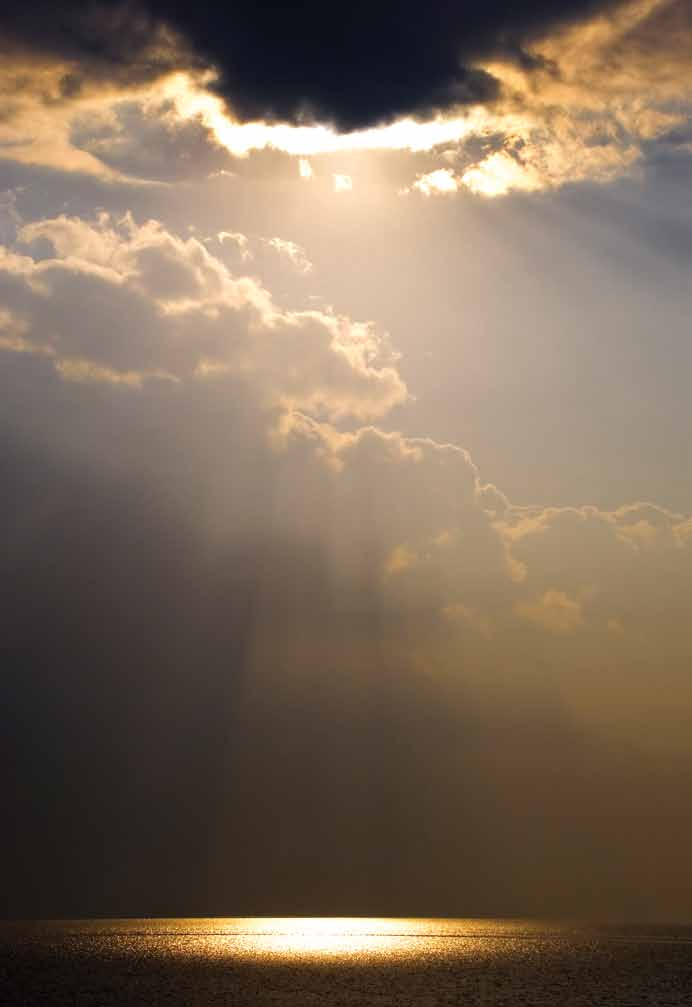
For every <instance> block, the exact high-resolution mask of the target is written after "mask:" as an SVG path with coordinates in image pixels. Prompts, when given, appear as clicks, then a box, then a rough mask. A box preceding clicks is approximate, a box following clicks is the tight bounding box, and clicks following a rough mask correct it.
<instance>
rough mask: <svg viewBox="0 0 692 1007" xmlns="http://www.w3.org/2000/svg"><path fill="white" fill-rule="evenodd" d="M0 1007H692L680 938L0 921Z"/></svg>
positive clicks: (460, 925)
mask: <svg viewBox="0 0 692 1007" xmlns="http://www.w3.org/2000/svg"><path fill="white" fill-rule="evenodd" d="M0 961H1V965H0V1003H2V1004H7V1005H15V1004H23V1005H34V1004H36V1005H47V1007H50V1005H53V1004H61V1005H63V1004H64V1005H70V1007H87V1005H89V1007H92V1005H98V1007H102V1005H103V1007H107V1005H111V1004H126V1005H127V1004H141V1005H164V1004H165V1005H166V1007H181V1005H185V1007H192V1005H198V1007H212V1005H213V1007H220V1005H241V1004H253V1005H260V1007H262V1005H275V1007H278V1005H284V1004H286V1005H291V1007H311V1005H321V1004H324V1005H341V1004H343V1005H348V1007H354V1005H366V1004H377V1005H382V1007H385V1005H387V1007H395V1005H396V1007H406V1005H412V1004H416V1005H419V1007H435V1005H438V1004H439V1005H443V1004H446V1005H451V1004H456V1005H466V1007H471V1005H474V1007H481V1005H482V1007H499V1005H513V1007H515V1005H516V1007H518V1005H523V1007H554V1005H560V1007H571V1005H573V1007H577V1005H579V1007H600V1005H603V1007H640V1005H643V1004H646V1005H651V1007H669V1005H670V1007H673V1005H676V1007H678V1005H683V1004H684V1005H687V1007H692V927H677V928H674V929H673V928H664V927H647V928H644V927H629V928H624V929H623V928H614V927H586V926H573V925H569V924H565V923H559V924H558V923H539V922H536V921H528V920H470V919H468V920H467V919H458V920H456V919H444V920H426V919H368V918H356V919H265V918H251V919H243V918H234V919H205V920H202V919H175V920H165V919H159V920H78V921H67V922H66V921H62V922H40V923H6V924H0Z"/></svg>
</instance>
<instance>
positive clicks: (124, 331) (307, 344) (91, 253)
mask: <svg viewBox="0 0 692 1007" xmlns="http://www.w3.org/2000/svg"><path fill="white" fill-rule="evenodd" d="M18 238H19V242H20V245H19V246H18V248H24V249H29V250H31V249H35V251H34V253H33V256H32V255H31V254H26V253H24V252H20V251H15V252H10V251H7V250H3V252H2V256H1V257H0V289H2V292H3V298H4V303H5V304H6V305H7V308H6V314H7V318H8V319H11V321H12V325H13V326H14V331H15V335H14V336H13V337H12V338H10V337H7V340H6V342H5V344H4V346H5V349H6V350H13V349H14V350H15V351H16V350H18V349H19V348H20V345H21V350H22V352H27V351H29V350H31V351H33V352H34V353H36V354H42V355H48V356H50V357H51V359H53V361H54V363H55V366H56V368H57V369H58V371H59V373H60V374H62V375H63V377H65V378H68V379H71V380H77V379H78V380H86V379H88V380H91V381H98V380H104V381H110V382H113V381H115V380H120V381H122V382H123V383H126V384H131V385H138V384H141V383H142V382H144V381H146V380H150V379H152V378H161V377H166V378H173V379H175V380H177V381H187V382H195V381H200V380H207V381H221V382H223V381H224V378H225V377H232V378H234V379H238V378H242V379H243V380H245V381H246V382H247V383H248V384H249V386H250V387H252V388H253V389H254V390H255V392H256V394H257V395H258V397H259V399H260V400H261V401H262V402H263V404H264V406H265V407H266V408H284V409H295V408H300V409H304V410H306V411H308V412H312V413H314V414H315V415H322V416H328V417H332V418H338V417H340V416H349V415H350V416H356V417H359V418H366V417H370V416H378V415H382V414H383V413H386V412H388V411H389V410H390V409H391V408H392V406H393V405H395V404H397V403H399V402H402V401H403V400H404V399H405V397H406V388H405V385H404V383H403V381H402V379H401V378H400V376H399V374H398V372H397V370H396V358H395V355H394V354H393V352H392V351H391V350H390V349H389V347H388V343H387V339H386V337H385V336H383V335H381V334H379V333H378V332H377V330H376V329H375V327H374V326H373V325H371V324H370V323H360V322H354V321H351V320H350V319H348V318H346V317H343V316H337V315H334V314H328V313H325V312H320V311H314V310H313V311H294V312H290V311H284V310H281V309H280V308H278V307H277V306H276V305H275V304H274V302H273V300H272V297H271V295H270V293H269V292H268V291H267V290H266V289H265V288H264V287H263V286H262V285H261V284H260V282H259V281H258V280H256V279H253V278H251V277H248V276H242V275H241V276H236V275H233V274H231V273H230V272H229V271H228V269H227V268H226V267H225V266H224V265H223V263H222V262H221V261H220V260H219V259H217V258H215V257H214V256H213V255H211V254H210V252H209V251H208V250H207V248H206V247H205V245H204V244H203V243H201V242H200V241H198V240H197V239H196V238H187V239H183V238H180V237H177V236H176V235H174V234H171V233H170V232H168V231H167V230H166V229H165V228H163V227H162V226H161V225H160V224H159V223H157V222H156V221H149V222H147V223H145V224H142V225H137V224H136V223H135V222H134V220H133V219H132V218H131V217H129V216H128V217H125V218H123V219H121V220H119V221H118V220H113V219H112V218H110V217H109V216H108V215H107V214H102V215H101V217H100V218H99V219H98V220H97V221H91V222H88V221H85V220H82V219H79V218H73V217H66V216H61V217H56V218H51V219H48V220H42V221H37V222H33V223H30V224H26V225H24V226H23V227H22V228H21V229H20V231H19V235H18ZM288 248H289V251H290V252H292V254H293V255H294V256H298V262H299V264H301V265H302V266H303V268H304V262H303V259H302V258H300V253H299V250H298V249H297V246H293V245H292V244H291V243H289V246H288ZM46 249H48V250H46ZM279 251H280V254H285V247H284V245H281V246H280V249H279ZM7 324H8V325H9V321H8V322H7ZM16 333H21V344H20V343H19V342H17V339H18V338H19V337H18V336H17V335H16ZM118 376H119V377H118Z"/></svg>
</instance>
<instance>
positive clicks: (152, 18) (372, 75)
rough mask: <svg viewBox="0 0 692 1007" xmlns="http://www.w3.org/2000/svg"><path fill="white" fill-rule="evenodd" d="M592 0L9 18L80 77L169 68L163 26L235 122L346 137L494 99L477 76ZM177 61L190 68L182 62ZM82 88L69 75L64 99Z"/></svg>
mask: <svg viewBox="0 0 692 1007" xmlns="http://www.w3.org/2000/svg"><path fill="white" fill-rule="evenodd" d="M611 6H614V4H612V3H609V4H604V3H601V4H597V3H595V2H594V0H535V2H532V3H530V4H528V3H524V4H516V3H514V2H511V0H488V2H485V3H480V2H478V0H474V2H471V3H469V2H457V3H450V2H443V3H439V4H435V5H432V6H430V5H426V4H421V3H417V2H412V0H407V2H397V3H394V2H392V0H386V2H379V3H355V4H349V5H345V6H340V5H337V4H326V3H324V2H322V0H309V2H305V3H301V4H286V3H254V4H253V3H247V2H245V3H238V4H216V5H207V4H199V3H193V2H190V0H187V2H186V0H181V2H171V0H149V2H148V3H147V4H142V5H139V4H138V5H133V4H125V5H123V4H113V3H106V4H99V5H98V6H93V7H91V8H87V10H86V11H85V10H84V7H83V5H82V4H76V3H74V2H67V3H63V4H61V5H59V6H58V7H57V8H56V7H55V6H54V5H52V4H47V3H44V2H41V3H39V4H32V5H31V6H30V7H29V8H27V6H26V5H22V4H19V3H16V2H15V3H12V4H10V6H9V8H8V7H6V8H5V12H4V14H3V23H4V25H5V30H6V32H7V33H9V35H10V37H12V38H14V39H15V41H17V42H19V43H20V44H22V45H23V46H25V47H28V48H35V49H42V50H44V51H46V52H51V53H57V54H59V55H62V56H65V57H66V58H72V59H76V60H78V61H79V62H80V64H81V65H82V71H81V72H84V73H91V74H94V73H95V74H97V75H98V74H102V75H105V76H108V75H113V76H115V77H117V78H118V79H120V80H122V79H127V80H132V79H133V78H146V77H147V76H150V75H152V74H155V73H156V72H160V71H161V70H165V69H166V68H168V67H169V66H170V64H171V60H172V55H171V52H172V50H171V46H172V45H173V38H172V36H171V35H170V34H168V33H167V32H166V29H165V28H163V27H162V26H164V25H166V26H170V27H172V29H173V30H174V32H175V34H176V35H177V36H178V38H182V39H183V40H184V44H186V45H187V44H189V46H190V47H191V49H192V51H194V53H195V54H196V56H197V57H198V58H201V59H206V60H208V61H210V62H211V63H213V64H214V65H215V66H216V67H217V68H218V69H219V70H220V73H221V78H220V81H219V84H218V86H219V88H220V90H221V91H222V93H223V94H224V96H225V97H226V98H227V99H228V100H229V102H230V104H231V107H232V108H233V110H234V113H235V114H237V115H238V116H239V117H240V118H241V119H252V118H265V119H285V120H295V119H300V118H301V117H307V118H311V117H314V118H318V119H323V120H329V121H333V122H335V123H336V124H338V126H339V127H341V128H343V129H349V128H355V127H359V126H363V125H366V124H371V123H375V122H379V121H383V120H387V119H390V118H392V117H394V116H396V115H399V114H406V113H411V114H426V113H429V112H430V111H431V110H434V109H437V108H444V107H446V106H449V105H451V104H457V103H461V104H463V103H467V102H476V101H488V100H492V98H493V97H494V96H495V94H496V92H497V87H498V84H497V81H495V80H494V79H493V78H492V77H491V76H490V75H489V74H487V73H485V72H484V71H482V70H479V69H475V68H474V67H473V61H474V60H475V59H476V58H479V57H483V56H489V55H496V54H503V55H506V56H509V57H510V58H514V59H516V60H518V61H519V62H520V63H521V64H522V65H524V66H525V65H526V61H527V59H530V57H528V56H527V55H526V53H525V51H524V45H525V44H526V43H527V42H528V41H529V40H530V39H531V38H532V37H533V36H535V35H536V34H537V33H538V34H540V33H541V32H542V31H544V30H548V29H549V28H551V27H553V26H554V25H555V24H557V23H560V22H562V21H570V20H574V19H578V18H580V17H582V16H585V15H587V14H589V13H591V12H593V10H594V9H597V8H598V7H600V8H603V7H611ZM177 45H178V49H179V52H178V60H179V62H181V63H182V64H183V65H186V66H189V65H191V64H192V63H193V62H194V58H193V57H191V56H190V54H189V53H188V54H186V55H185V56H183V55H182V48H181V47H180V44H179V43H177ZM80 86H81V78H80V75H79V73H78V74H76V75H72V74H68V75H66V77H65V81H64V91H65V96H66V97H67V96H69V95H72V94H74V93H75V92H77V91H78V90H79V88H80Z"/></svg>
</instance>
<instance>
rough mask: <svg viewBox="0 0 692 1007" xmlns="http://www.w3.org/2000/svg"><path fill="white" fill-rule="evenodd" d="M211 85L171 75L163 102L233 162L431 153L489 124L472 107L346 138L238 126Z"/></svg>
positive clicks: (313, 128) (282, 126) (329, 130)
mask: <svg viewBox="0 0 692 1007" xmlns="http://www.w3.org/2000/svg"><path fill="white" fill-rule="evenodd" d="M212 80H213V77H211V76H208V75H207V76H205V77H202V78H201V79H200V80H199V81H195V80H194V79H193V78H192V77H191V76H190V75H189V74H187V73H177V74H174V75H173V76H172V77H170V78H169V80H168V81H167V82H166V84H165V86H164V97H165V98H166V99H167V100H169V101H171V102H172V104H173V106H174V108H175V110H176V112H177V113H178V115H180V116H181V118H183V119H193V118H199V119H200V120H201V121H202V122H203V124H204V125H205V126H206V127H207V128H208V129H210V130H211V131H212V133H213V134H214V136H215V137H216V139H217V141H218V142H219V143H220V144H221V146H222V147H225V148H226V149H227V150H228V151H229V153H231V154H233V155H234V156H235V157H245V156H246V155H247V154H249V153H250V152H251V151H253V150H262V149H264V148H265V147H274V148H275V149H277V150H281V151H283V152H284V153H286V154H292V155H293V156H295V157H302V158H306V157H309V156H315V155H318V154H339V153H344V152H347V151H367V150H410V151H414V152H415V151H425V150H432V149H433V148H434V147H438V146H440V145H443V144H446V143H458V142H459V141H460V140H463V139H465V138H466V137H469V136H473V135H478V133H479V132H481V131H483V130H485V129H487V128H488V124H489V121H490V119H491V117H490V116H489V115H488V113H487V112H486V111H485V110H484V109H482V108H481V107H480V106H476V107H474V108H472V109H471V110H470V111H469V112H468V113H467V114H465V115H463V116H457V117H454V118H445V117H443V116H440V115H438V116H436V117H435V118H433V119H429V120H428V121H427V122H421V121H418V120H415V119H411V118H407V119H398V120H396V121H395V122H392V123H389V124H387V125H384V126H374V127H372V128H370V129H362V130H355V131H353V132H350V133H338V132H337V131H336V130H335V129H334V128H333V127H332V126H326V125H322V124H315V125H310V126H292V125H290V124H289V123H273V124H270V123H265V122H245V123H239V122H234V121H233V120H232V119H231V118H229V116H228V115H227V114H226V112H225V109H224V104H223V101H222V100H221V99H220V98H219V97H217V96H216V95H214V94H211V93H210V92H209V91H207V90H206V85H208V84H210V83H211V82H212ZM301 173H302V172H301Z"/></svg>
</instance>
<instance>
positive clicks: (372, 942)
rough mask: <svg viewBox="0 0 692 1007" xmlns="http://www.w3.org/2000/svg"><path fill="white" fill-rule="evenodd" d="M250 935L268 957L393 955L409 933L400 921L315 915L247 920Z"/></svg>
mask: <svg viewBox="0 0 692 1007" xmlns="http://www.w3.org/2000/svg"><path fill="white" fill-rule="evenodd" d="M243 922H244V924H246V925H247V931H246V932H247V934H248V936H250V937H251V939H252V944H253V945H254V947H255V948H256V950H257V951H259V952H262V951H264V952H266V953H269V954H272V953H273V954H303V953H309V954H311V955H319V956H321V955H325V956H327V955H340V954H355V955H361V954H364V953H373V954H377V953H386V954H391V953H394V952H396V951H400V950H403V949H404V947H405V946H406V945H407V944H408V943H409V941H410V936H411V935H410V934H405V933H402V923H401V920H397V919H386V918H379V917H378V918H375V917H357V916H343V917H330V916H314V917H295V918H294V917H276V918H262V919H247V920H245V921H243Z"/></svg>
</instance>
